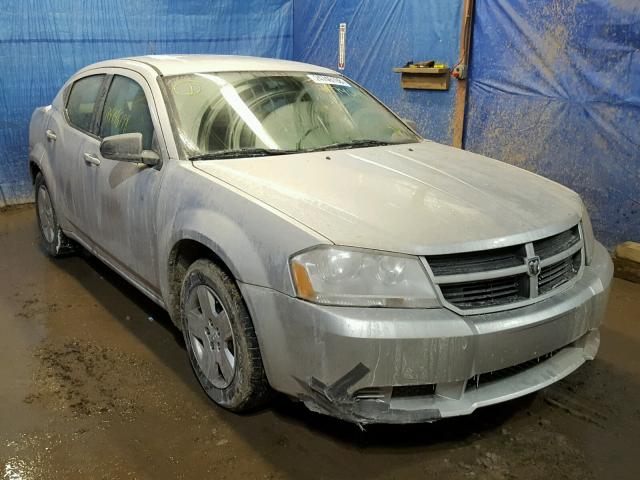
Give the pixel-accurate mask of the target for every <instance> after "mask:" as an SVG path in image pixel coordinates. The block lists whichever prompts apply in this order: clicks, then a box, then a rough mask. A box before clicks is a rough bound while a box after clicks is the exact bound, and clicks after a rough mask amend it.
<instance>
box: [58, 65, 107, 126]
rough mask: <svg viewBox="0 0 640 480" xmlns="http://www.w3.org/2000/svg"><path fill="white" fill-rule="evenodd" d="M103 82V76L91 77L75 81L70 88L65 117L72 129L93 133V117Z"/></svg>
mask: <svg viewBox="0 0 640 480" xmlns="http://www.w3.org/2000/svg"><path fill="white" fill-rule="evenodd" d="M103 80H104V75H92V76H90V77H85V78H81V79H80V80H77V81H76V82H75V83H74V84H73V86H72V87H71V92H70V93H69V100H68V101H67V117H68V118H69V123H71V124H72V125H73V126H74V127H77V128H79V129H80V130H84V131H85V132H90V133H95V132H94V131H93V115H94V111H95V108H96V102H97V100H98V96H99V95H100V87H101V86H102V81H103Z"/></svg>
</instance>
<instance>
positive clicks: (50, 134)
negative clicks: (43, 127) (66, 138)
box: [46, 130, 58, 142]
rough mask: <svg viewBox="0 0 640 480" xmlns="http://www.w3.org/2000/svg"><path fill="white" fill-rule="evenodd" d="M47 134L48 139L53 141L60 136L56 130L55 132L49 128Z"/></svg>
mask: <svg viewBox="0 0 640 480" xmlns="http://www.w3.org/2000/svg"><path fill="white" fill-rule="evenodd" d="M46 134H47V140H49V141H51V142H55V141H56V139H57V138H58V136H57V135H56V132H54V131H53V130H47V132H46Z"/></svg>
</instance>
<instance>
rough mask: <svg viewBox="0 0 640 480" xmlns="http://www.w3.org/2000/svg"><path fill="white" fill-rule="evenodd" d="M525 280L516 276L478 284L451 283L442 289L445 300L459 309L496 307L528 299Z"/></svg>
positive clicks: (481, 281) (442, 286)
mask: <svg viewBox="0 0 640 480" xmlns="http://www.w3.org/2000/svg"><path fill="white" fill-rule="evenodd" d="M523 280H524V277H523V276H522V275H514V276H511V277H501V278H494V279H490V280H480V281H477V282H463V283H449V284H444V285H441V286H440V289H441V290H442V295H443V296H444V298H446V299H447V301H448V302H449V303H452V304H454V305H455V306H456V307H458V308H463V309H467V308H481V307H494V306H497V305H505V304H508V303H513V302H517V301H518V300H522V299H524V298H526V296H525V295H524V294H525V292H524V288H523V283H524V282H523Z"/></svg>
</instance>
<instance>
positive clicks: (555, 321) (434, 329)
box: [240, 244, 613, 424]
mask: <svg viewBox="0 0 640 480" xmlns="http://www.w3.org/2000/svg"><path fill="white" fill-rule="evenodd" d="M612 272H613V267H612V264H611V259H610V257H609V254H608V252H607V251H606V250H605V249H604V247H602V245H600V244H597V247H596V249H595V252H594V258H593V261H592V262H591V265H589V266H587V267H585V269H584V271H583V275H582V277H581V278H580V279H579V280H578V281H577V282H576V283H575V285H574V286H573V287H572V288H570V289H568V290H566V291H564V292H561V293H558V294H557V295H555V296H553V297H551V298H548V299H546V300H544V301H540V302H538V303H535V304H532V305H528V306H526V307H522V308H517V309H513V310H507V311H502V312H497V313H491V314H485V315H473V316H461V315H458V314H456V313H454V312H452V311H450V310H446V309H444V308H442V309H424V310H421V309H387V308H378V309H372V308H353V307H326V306H321V305H315V304H311V303H308V302H304V301H301V300H298V299H295V298H291V297H289V296H287V295H284V294H281V293H278V292H275V291H273V290H270V289H266V288H261V287H256V286H253V285H247V284H240V288H241V290H242V293H243V295H244V298H245V300H246V301H247V305H248V307H249V310H250V312H251V314H252V318H253V321H254V325H255V328H256V332H257V334H258V338H259V341H260V349H261V352H262V358H263V362H264V366H265V369H266V372H267V376H268V378H269V382H270V383H271V385H272V386H273V388H275V389H276V390H278V391H281V392H284V393H286V394H288V395H291V396H293V397H296V398H299V399H301V400H302V401H303V402H304V403H305V405H307V407H308V408H310V409H311V410H314V411H317V412H321V413H325V414H328V415H332V416H335V417H338V418H342V419H345V420H349V421H353V422H356V423H359V424H366V423H415V422H425V421H433V420H437V419H439V418H443V417H451V416H456V415H464V414H469V413H471V412H473V411H474V410H475V409H476V408H478V407H482V406H486V405H491V404H494V403H499V402H503V401H506V400H509V399H513V398H516V397H519V396H522V395H526V394H528V393H530V392H533V391H536V390H539V389H541V388H544V387H545V386H547V385H550V384H552V383H554V382H556V381H558V380H560V379H561V378H563V377H565V376H566V375H568V374H569V373H571V372H573V371H574V370H575V369H577V368H578V367H579V366H580V365H582V364H583V363H584V362H585V361H586V360H591V359H593V358H594V357H595V355H596V353H597V351H598V346H599V338H600V337H599V332H598V328H599V326H600V324H601V322H602V320H603V318H604V313H605V309H606V305H607V300H608V296H609V285H610V282H611V277H612Z"/></svg>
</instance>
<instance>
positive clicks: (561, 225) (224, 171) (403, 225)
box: [194, 141, 582, 255]
mask: <svg viewBox="0 0 640 480" xmlns="http://www.w3.org/2000/svg"><path fill="white" fill-rule="evenodd" d="M194 166H195V167H196V168H198V169H200V170H202V171H204V172H206V173H208V174H210V175H212V176H215V177H217V178H218V179H220V180H222V181H224V182H226V183H228V184H231V185H233V186H234V187H236V188H238V189H240V190H242V191H244V192H245V193H247V194H248V195H251V196H253V197H255V198H257V199H259V200H260V201H262V202H264V203H266V204H268V205H270V206H271V207H273V208H276V209H278V210H280V211H281V212H283V213H284V214H286V215H288V216H290V217H292V218H293V219H295V220H297V221H299V222H301V223H303V224H305V225H306V226H307V227H309V228H311V229H313V230H315V231H316V232H318V233H319V234H321V235H322V236H324V237H326V238H327V239H329V240H331V241H332V242H334V243H336V244H339V245H349V246H355V247H364V248H373V249H379V250H386V251H393V252H400V253H408V254H417V255H426V254H440V253H452V252H463V251H471V250H480V249H488V248H497V247H501V246H507V245H513V244H516V243H524V242H528V241H532V240H536V239H538V238H542V237H544V236H547V235H553V234H555V233H559V232H561V231H563V230H565V229H567V228H570V227H572V226H574V225H575V224H576V223H577V222H578V221H579V219H580V215H581V209H582V206H581V200H580V198H579V196H578V195H577V194H576V193H574V192H573V191H571V190H569V189H568V188H566V187H563V186H562V185H559V184H557V183H555V182H552V181H551V180H547V179H545V178H543V177H540V176H538V175H535V174H533V173H530V172H527V171H525V170H522V169H520V168H517V167H514V166H511V165H508V164H506V163H503V162H499V161H497V160H492V159H490V158H487V157H484V156H481V155H477V154H474V153H471V152H467V151H464V150H459V149H456V148H453V147H449V146H446V145H441V144H438V143H435V142H430V141H425V142H421V143H417V144H410V145H394V146H385V147H373V148H358V149H349V150H339V151H325V152H314V153H305V154H294V155H279V156H270V157H254V158H245V159H230V160H208V161H197V162H194Z"/></svg>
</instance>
